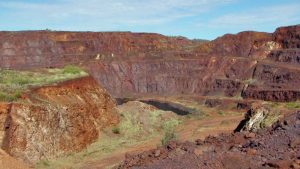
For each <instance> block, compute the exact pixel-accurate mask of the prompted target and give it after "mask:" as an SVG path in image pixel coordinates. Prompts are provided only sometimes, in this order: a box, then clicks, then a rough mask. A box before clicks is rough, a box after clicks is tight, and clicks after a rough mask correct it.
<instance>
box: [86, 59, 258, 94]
mask: <svg viewBox="0 0 300 169" xmlns="http://www.w3.org/2000/svg"><path fill="white" fill-rule="evenodd" d="M240 65H243V67H242V68H241V67H240ZM254 65H255V62H254V61H245V60H243V59H241V60H240V59H234V58H225V57H224V58H218V59H217V58H214V57H208V58H207V57H202V58H198V59H181V60H168V61H165V60H155V61H151V60H148V61H136V62H134V61H130V62H126V61H123V62H113V63H108V64H106V63H101V62H99V63H95V64H93V65H90V66H89V67H90V72H91V73H92V75H93V76H94V77H95V78H96V79H97V80H98V81H99V82H100V83H101V84H102V85H103V86H104V87H105V88H106V89H107V90H108V91H109V92H110V93H111V94H112V95H113V96H115V97H118V98H122V97H130V95H134V94H156V95H181V94H186V95H193V94H205V95H209V94H220V95H226V96H235V95H237V94H238V93H240V92H241V90H242V88H243V84H242V82H241V80H243V79H244V80H246V79H248V78H250V77H251V75H252V69H253V66H254ZM237 79H239V80H237Z"/></svg>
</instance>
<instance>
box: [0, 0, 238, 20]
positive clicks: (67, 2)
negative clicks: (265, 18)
mask: <svg viewBox="0 0 300 169" xmlns="http://www.w3.org/2000/svg"><path fill="white" fill-rule="evenodd" d="M232 1H235V0H111V1H107V0H55V1H52V2H51V1H46V2H44V3H41V2H35V3H34V2H25V1H20V0H19V1H8V2H3V1H2V2H0V8H6V9H11V10H14V11H15V13H14V14H13V15H14V16H16V17H18V16H20V17H21V18H24V17H25V18H26V17H27V18H31V19H32V20H33V21H34V20H37V21H40V20H50V21H51V20H52V21H56V20H69V19H81V20H85V21H87V22H92V21H94V22H100V23H103V24H104V25H105V24H107V25H109V24H112V23H115V24H127V25H132V24H136V25H139V24H141V25H146V24H150V25H151V24H161V23H166V22H170V21H174V20H176V19H180V18H184V17H189V16H196V15H199V14H201V13H203V12H205V11H208V10H211V9H212V8H214V7H216V6H218V5H222V4H225V3H230V2H232Z"/></svg>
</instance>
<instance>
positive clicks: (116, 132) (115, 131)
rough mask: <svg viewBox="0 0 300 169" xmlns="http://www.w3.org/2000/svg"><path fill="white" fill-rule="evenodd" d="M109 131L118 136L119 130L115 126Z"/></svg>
mask: <svg viewBox="0 0 300 169" xmlns="http://www.w3.org/2000/svg"><path fill="white" fill-rule="evenodd" d="M111 131H112V132H113V133H115V134H120V128H119V127H117V126H114V127H113V128H112V129H111Z"/></svg>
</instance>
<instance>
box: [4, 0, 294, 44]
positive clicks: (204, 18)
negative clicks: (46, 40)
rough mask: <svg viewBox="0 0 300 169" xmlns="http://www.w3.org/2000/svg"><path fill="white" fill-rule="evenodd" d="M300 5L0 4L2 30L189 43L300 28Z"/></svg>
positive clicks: (120, 0) (111, 0) (288, 0)
mask: <svg viewBox="0 0 300 169" xmlns="http://www.w3.org/2000/svg"><path fill="white" fill-rule="evenodd" d="M299 9H300V0H0V30H2V31H4V30H6V31H19V30H45V29H50V30H57V31H59V30H65V31H131V32H154V33H160V34H164V35H169V36H185V37H188V38H190V39H208V40H212V39H215V38H217V37H219V36H221V35H223V34H226V33H238V32H240V31H246V30H254V31H262V32H273V31H275V29H276V28H277V27H280V26H288V25H296V24H300V10H299Z"/></svg>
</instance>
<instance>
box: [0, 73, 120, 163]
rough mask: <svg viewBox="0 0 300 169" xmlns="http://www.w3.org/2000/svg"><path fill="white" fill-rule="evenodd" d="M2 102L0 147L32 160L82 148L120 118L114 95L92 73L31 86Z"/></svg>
mask: <svg viewBox="0 0 300 169" xmlns="http://www.w3.org/2000/svg"><path fill="white" fill-rule="evenodd" d="M1 105H3V106H1V109H0V116H1V118H0V119H1V120H0V122H1V126H2V127H1V129H2V130H1V136H2V139H1V142H2V148H3V149H4V150H6V151H7V152H8V153H9V154H10V155H12V156H14V157H16V158H18V159H22V160H24V161H26V162H30V163H35V162H37V161H39V160H41V159H47V158H52V157H56V156H59V155H63V154H66V153H70V152H76V151H80V150H82V149H83V148H85V147H86V146H87V145H89V144H91V143H92V142H94V141H95V140H96V139H98V137H99V131H100V130H101V129H102V128H104V127H107V126H110V125H113V124H117V123H118V121H119V117H118V114H117V112H116V111H115V109H114V108H115V102H114V100H113V99H112V98H111V97H110V95H109V94H108V93H107V92H106V91H105V89H103V88H101V87H100V86H99V85H98V83H97V82H96V81H95V80H94V79H93V78H91V77H82V78H79V79H74V80H69V81H66V82H62V83H59V84H57V85H52V86H45V87H39V88H35V89H32V90H30V91H28V92H26V93H24V94H23V95H22V98H21V99H19V100H18V101H17V102H13V103H9V104H5V103H3V104H1ZM0 138H1V137H0ZM2 140H3V141H2Z"/></svg>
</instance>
